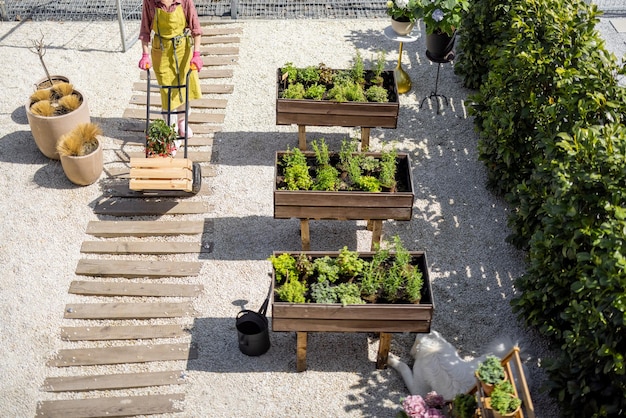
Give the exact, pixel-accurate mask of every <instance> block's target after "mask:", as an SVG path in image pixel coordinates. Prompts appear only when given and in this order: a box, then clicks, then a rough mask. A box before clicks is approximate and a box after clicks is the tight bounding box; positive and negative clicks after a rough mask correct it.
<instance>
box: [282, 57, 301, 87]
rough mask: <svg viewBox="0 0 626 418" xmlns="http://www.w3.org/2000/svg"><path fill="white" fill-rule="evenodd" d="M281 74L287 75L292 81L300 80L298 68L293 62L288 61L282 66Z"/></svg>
mask: <svg viewBox="0 0 626 418" xmlns="http://www.w3.org/2000/svg"><path fill="white" fill-rule="evenodd" d="M281 74H282V75H283V76H285V74H286V75H287V76H286V77H287V80H288V81H289V82H291V83H295V82H296V80H298V69H297V68H296V67H295V66H294V65H293V62H286V63H285V64H284V65H283V66H282V68H281Z"/></svg>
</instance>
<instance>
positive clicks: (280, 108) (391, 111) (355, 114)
mask: <svg viewBox="0 0 626 418" xmlns="http://www.w3.org/2000/svg"><path fill="white" fill-rule="evenodd" d="M382 76H383V78H384V79H385V83H384V84H383V87H385V88H386V89H387V90H389V91H390V92H391V100H390V101H389V102H388V103H374V102H342V103H338V102H332V101H329V100H311V99H282V98H280V92H281V91H282V89H283V81H282V77H281V69H280V68H279V69H278V71H277V80H276V124H277V125H291V124H296V125H311V126H361V127H369V128H394V129H395V128H396V126H397V125H398V111H399V109H400V102H399V99H398V88H397V84H396V78H395V74H394V72H393V71H392V70H388V71H383V74H382Z"/></svg>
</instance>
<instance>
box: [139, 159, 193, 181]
mask: <svg viewBox="0 0 626 418" xmlns="http://www.w3.org/2000/svg"><path fill="white" fill-rule="evenodd" d="M145 159H146V160H147V159H148V158H145ZM131 165H132V163H131ZM192 174H193V173H192V172H191V170H190V169H188V168H152V167H151V168H134V167H131V169H130V176H131V177H132V178H134V179H177V180H181V179H185V180H191V179H192Z"/></svg>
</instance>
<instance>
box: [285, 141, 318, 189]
mask: <svg viewBox="0 0 626 418" xmlns="http://www.w3.org/2000/svg"><path fill="white" fill-rule="evenodd" d="M283 164H284V165H285V183H286V184H287V189H288V190H309V189H311V187H312V186H313V179H312V178H311V175H310V174H309V166H308V164H307V161H306V157H305V155H304V154H303V153H302V151H300V149H299V148H294V149H292V150H289V151H288V152H287V153H286V154H285V155H284V156H283Z"/></svg>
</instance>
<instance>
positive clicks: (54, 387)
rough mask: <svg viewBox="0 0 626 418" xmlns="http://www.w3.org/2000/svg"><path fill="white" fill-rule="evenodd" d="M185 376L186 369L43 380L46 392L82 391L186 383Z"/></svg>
mask: <svg viewBox="0 0 626 418" xmlns="http://www.w3.org/2000/svg"><path fill="white" fill-rule="evenodd" d="M184 376H185V371H184V370H175V371H165V372H143V373H123V374H101V375H91V376H62V377H47V378H46V379H45V380H44V382H43V387H42V389H43V390H45V391H46V392H82V391H87V390H112V389H129V388H143V387H149V386H167V385H181V384H183V383H185V378H184Z"/></svg>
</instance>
